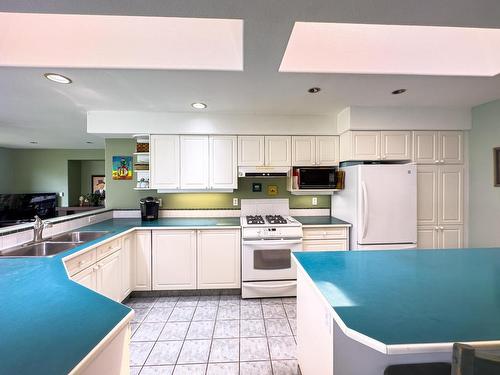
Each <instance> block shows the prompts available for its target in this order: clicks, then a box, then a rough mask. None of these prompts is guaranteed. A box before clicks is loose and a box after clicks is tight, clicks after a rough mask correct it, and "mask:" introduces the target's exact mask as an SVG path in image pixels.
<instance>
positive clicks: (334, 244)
mask: <svg viewBox="0 0 500 375" xmlns="http://www.w3.org/2000/svg"><path fill="white" fill-rule="evenodd" d="M302 249H303V250H304V251H343V250H349V245H348V243H347V240H305V241H304V242H303V243H302Z"/></svg>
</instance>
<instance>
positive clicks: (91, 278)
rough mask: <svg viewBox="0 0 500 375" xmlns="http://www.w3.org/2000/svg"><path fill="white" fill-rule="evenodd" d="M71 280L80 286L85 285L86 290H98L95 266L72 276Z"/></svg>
mask: <svg viewBox="0 0 500 375" xmlns="http://www.w3.org/2000/svg"><path fill="white" fill-rule="evenodd" d="M71 280H73V281H75V282H77V283H78V284H80V285H83V286H84V287H86V288H89V289H92V290H96V289H97V278H96V271H95V270H94V266H92V267H88V268H86V269H84V270H83V271H80V272H78V273H77V274H75V275H73V276H71Z"/></svg>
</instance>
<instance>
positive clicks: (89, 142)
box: [85, 141, 94, 145]
mask: <svg viewBox="0 0 500 375" xmlns="http://www.w3.org/2000/svg"><path fill="white" fill-rule="evenodd" d="M85 143H87V144H89V145H91V144H93V143H94V142H91V141H87V142H85Z"/></svg>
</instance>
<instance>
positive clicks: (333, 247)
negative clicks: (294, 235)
mask: <svg viewBox="0 0 500 375" xmlns="http://www.w3.org/2000/svg"><path fill="white" fill-rule="evenodd" d="M302 238H303V242H302V249H303V250H304V251H345V250H349V227H332V226H323V227H321V226H314V227H304V228H303V237H302Z"/></svg>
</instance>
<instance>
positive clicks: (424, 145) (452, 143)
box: [413, 131, 464, 164]
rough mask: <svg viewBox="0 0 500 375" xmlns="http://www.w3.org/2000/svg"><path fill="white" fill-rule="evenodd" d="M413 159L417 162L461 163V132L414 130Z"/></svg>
mask: <svg viewBox="0 0 500 375" xmlns="http://www.w3.org/2000/svg"><path fill="white" fill-rule="evenodd" d="M413 161H415V162H417V163H418V164H463V163H464V141H463V132H462V131H414V132H413Z"/></svg>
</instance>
